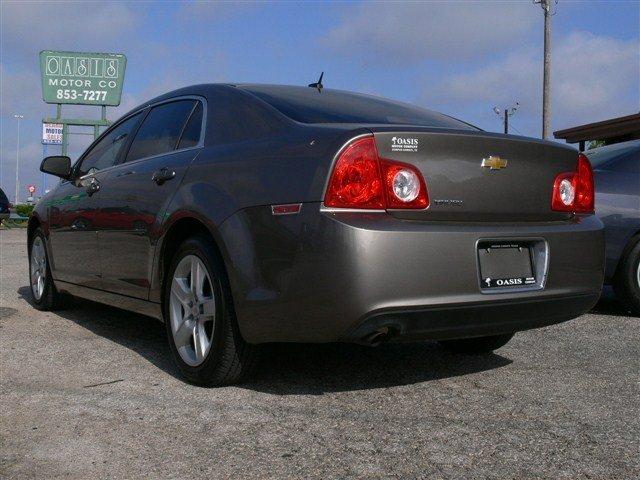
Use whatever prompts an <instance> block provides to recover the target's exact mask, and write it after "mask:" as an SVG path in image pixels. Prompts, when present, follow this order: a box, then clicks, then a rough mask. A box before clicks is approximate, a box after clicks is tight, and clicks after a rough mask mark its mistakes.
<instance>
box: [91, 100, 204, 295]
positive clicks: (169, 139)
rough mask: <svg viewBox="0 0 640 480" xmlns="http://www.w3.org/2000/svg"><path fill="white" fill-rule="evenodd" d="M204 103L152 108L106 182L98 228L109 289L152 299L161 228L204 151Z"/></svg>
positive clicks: (184, 102)
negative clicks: (155, 254)
mask: <svg viewBox="0 0 640 480" xmlns="http://www.w3.org/2000/svg"><path fill="white" fill-rule="evenodd" d="M204 111H205V110H204V106H203V100H199V99H195V98H181V99H173V100H171V101H167V102H164V103H161V104H159V105H155V106H152V107H151V108H150V110H149V112H148V114H147V116H146V117H145V119H144V120H143V122H142V124H141V126H140V128H139V129H138V131H137V133H136V135H135V137H134V139H133V140H132V142H131V145H130V147H129V150H128V153H127V155H126V158H124V160H123V161H122V163H120V164H119V165H117V166H116V167H114V168H113V169H111V171H110V172H109V176H108V178H107V179H105V181H104V182H103V189H102V192H101V193H103V194H104V195H103V197H102V207H101V215H100V223H99V225H98V243H99V250H100V259H101V268H102V280H103V288H104V289H105V290H108V291H110V292H114V293H120V294H123V295H128V296H131V297H136V298H143V299H147V298H148V296H149V286H150V281H151V274H152V271H153V258H154V253H155V247H156V239H157V236H158V230H159V226H160V225H161V223H162V219H163V215H164V212H165V210H166V208H167V205H168V203H169V201H170V200H171V198H172V196H173V194H174V193H175V191H176V190H177V188H178V186H179V184H180V182H181V181H182V178H183V177H184V174H185V172H186V170H187V168H188V166H189V165H190V164H191V162H192V161H193V159H194V158H195V157H196V155H197V154H198V153H199V151H200V148H201V146H202V142H203V139H202V138H201V137H202V127H203V117H204Z"/></svg>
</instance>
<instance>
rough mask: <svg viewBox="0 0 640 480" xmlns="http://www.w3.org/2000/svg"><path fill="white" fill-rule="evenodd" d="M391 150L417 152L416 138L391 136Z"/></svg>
mask: <svg viewBox="0 0 640 480" xmlns="http://www.w3.org/2000/svg"><path fill="white" fill-rule="evenodd" d="M391 151H392V152H417V151H418V139H417V138H405V137H392V138H391Z"/></svg>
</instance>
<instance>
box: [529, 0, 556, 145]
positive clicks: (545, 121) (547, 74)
mask: <svg viewBox="0 0 640 480" xmlns="http://www.w3.org/2000/svg"><path fill="white" fill-rule="evenodd" d="M552 1H553V0H534V3H538V4H540V6H541V7H542V11H543V12H544V67H543V71H542V138H543V139H547V138H549V130H550V127H551V85H550V83H551V17H552V16H553V15H554V14H555V12H552V11H551V2H552ZM555 3H556V4H557V3H558V0H555Z"/></svg>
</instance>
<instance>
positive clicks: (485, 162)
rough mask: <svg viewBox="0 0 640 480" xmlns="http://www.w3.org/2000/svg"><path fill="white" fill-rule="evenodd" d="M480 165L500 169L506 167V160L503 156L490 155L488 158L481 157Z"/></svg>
mask: <svg viewBox="0 0 640 480" xmlns="http://www.w3.org/2000/svg"><path fill="white" fill-rule="evenodd" d="M480 166H481V167H482V168H488V169H490V170H500V169H501V168H507V161H506V160H505V159H504V158H500V157H494V156H493V155H491V156H489V158H483V159H482V163H481V164H480Z"/></svg>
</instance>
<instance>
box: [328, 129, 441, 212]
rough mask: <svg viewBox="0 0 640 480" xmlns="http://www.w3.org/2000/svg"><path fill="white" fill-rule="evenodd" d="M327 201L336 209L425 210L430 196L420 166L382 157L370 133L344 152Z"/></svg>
mask: <svg viewBox="0 0 640 480" xmlns="http://www.w3.org/2000/svg"><path fill="white" fill-rule="evenodd" d="M324 204H325V206H327V207H333V208H355V209H373V210H383V209H424V208H427V207H428V206H429V197H428V195H427V186H426V184H425V182H424V179H423V178H422V174H421V173H420V171H419V170H418V169H417V168H415V167H414V166H412V165H408V164H404V163H400V162H396V161H394V160H387V159H381V158H380V157H379V156H378V150H377V148H376V143H375V140H374V138H373V136H366V137H363V138H359V139H357V140H354V141H353V142H352V143H350V144H349V145H347V147H345V148H344V149H343V151H342V152H341V153H340V155H339V157H338V159H337V160H336V163H335V165H334V167H333V172H332V173H331V177H330V179H329V186H328V187H327V192H326V194H325V199H324Z"/></svg>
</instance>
